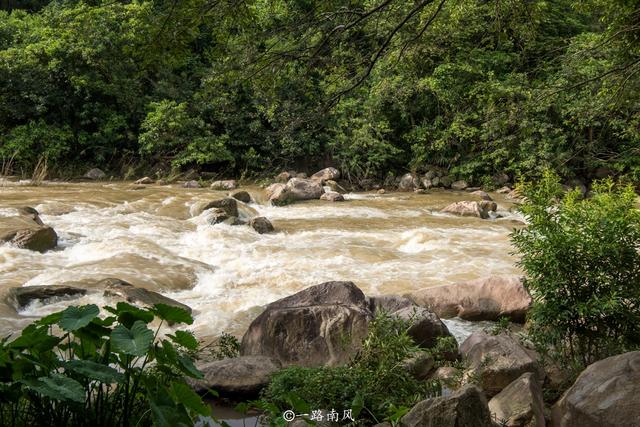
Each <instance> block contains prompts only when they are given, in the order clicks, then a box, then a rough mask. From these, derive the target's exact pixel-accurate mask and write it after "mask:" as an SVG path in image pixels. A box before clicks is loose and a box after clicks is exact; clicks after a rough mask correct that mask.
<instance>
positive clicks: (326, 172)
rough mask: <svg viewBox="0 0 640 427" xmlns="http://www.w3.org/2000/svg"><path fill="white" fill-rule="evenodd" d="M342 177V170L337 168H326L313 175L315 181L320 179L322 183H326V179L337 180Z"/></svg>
mask: <svg viewBox="0 0 640 427" xmlns="http://www.w3.org/2000/svg"><path fill="white" fill-rule="evenodd" d="M338 178H340V171H339V170H338V169H336V168H324V169H322V170H321V171H318V172H316V173H314V174H313V175H311V179H312V180H313V181H318V182H319V183H320V184H324V183H325V181H330V180H332V181H335V180H336V179H338Z"/></svg>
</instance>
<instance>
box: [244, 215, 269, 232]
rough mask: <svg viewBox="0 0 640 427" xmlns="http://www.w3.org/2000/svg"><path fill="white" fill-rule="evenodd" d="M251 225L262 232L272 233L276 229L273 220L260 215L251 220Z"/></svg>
mask: <svg viewBox="0 0 640 427" xmlns="http://www.w3.org/2000/svg"><path fill="white" fill-rule="evenodd" d="M249 226H251V227H252V228H253V229H254V230H256V231H257V232H258V233H260V234H265V233H271V232H272V231H273V230H274V228H273V224H271V221H269V220H268V219H267V218H265V217H263V216H259V217H256V218H252V219H251V220H249Z"/></svg>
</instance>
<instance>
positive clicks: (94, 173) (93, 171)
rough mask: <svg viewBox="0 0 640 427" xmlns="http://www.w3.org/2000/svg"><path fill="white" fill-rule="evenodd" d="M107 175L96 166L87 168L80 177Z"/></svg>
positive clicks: (101, 176)
mask: <svg viewBox="0 0 640 427" xmlns="http://www.w3.org/2000/svg"><path fill="white" fill-rule="evenodd" d="M106 176H107V174H105V173H104V172H103V171H101V170H100V169H98V168H93V169H89V170H88V171H87V173H85V174H84V175H83V176H82V177H83V178H87V179H93V180H97V179H104V178H105V177H106Z"/></svg>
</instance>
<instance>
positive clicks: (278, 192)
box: [265, 167, 344, 206]
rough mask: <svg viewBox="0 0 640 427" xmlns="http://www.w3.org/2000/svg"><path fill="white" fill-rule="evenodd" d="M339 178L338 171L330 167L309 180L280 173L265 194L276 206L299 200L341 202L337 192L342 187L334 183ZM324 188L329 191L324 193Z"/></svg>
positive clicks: (292, 174) (297, 175)
mask: <svg viewBox="0 0 640 427" xmlns="http://www.w3.org/2000/svg"><path fill="white" fill-rule="evenodd" d="M339 178H340V171H339V170H338V169H336V168H331V167H330V168H325V169H322V170H320V171H318V172H316V173H314V174H313V175H311V177H309V178H307V177H306V175H304V174H302V175H301V174H295V175H294V173H292V172H282V173H280V174H279V175H278V176H277V177H276V182H275V183H274V184H271V185H269V186H268V187H267V188H266V189H265V192H266V195H267V198H268V199H269V201H270V202H271V203H272V204H273V205H276V206H282V205H287V204H290V203H294V202H297V201H301V200H318V199H320V200H326V201H330V202H341V201H343V200H344V197H343V196H342V194H340V192H339V190H341V189H342V187H341V186H340V185H339V184H338V183H337V182H336V180H337V179H339ZM325 186H326V187H328V188H329V189H330V190H329V191H326V190H325ZM342 190H343V189H342Z"/></svg>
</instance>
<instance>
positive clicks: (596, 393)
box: [551, 351, 640, 427]
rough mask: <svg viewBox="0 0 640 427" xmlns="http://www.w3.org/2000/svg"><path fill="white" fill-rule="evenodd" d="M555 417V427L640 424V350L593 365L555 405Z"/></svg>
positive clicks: (616, 426)
mask: <svg viewBox="0 0 640 427" xmlns="http://www.w3.org/2000/svg"><path fill="white" fill-rule="evenodd" d="M551 418H552V421H553V426H554V427H571V426H580V427H614V426H615V427H618V426H631V425H638V424H637V423H638V422H639V420H640V351H632V352H628V353H623V354H620V355H617V356H612V357H608V358H606V359H603V360H600V361H598V362H596V363H593V364H591V365H589V366H588V367H587V369H585V370H584V371H583V372H582V373H581V374H580V376H578V379H577V380H576V382H575V383H574V384H573V385H572V386H571V388H569V389H568V390H567V391H566V392H565V393H564V394H563V395H562V397H561V398H560V400H558V402H557V403H556V404H555V405H554V406H553V408H552V410H551Z"/></svg>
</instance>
